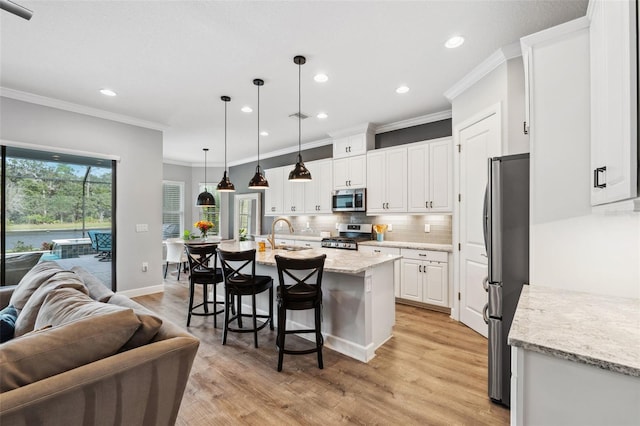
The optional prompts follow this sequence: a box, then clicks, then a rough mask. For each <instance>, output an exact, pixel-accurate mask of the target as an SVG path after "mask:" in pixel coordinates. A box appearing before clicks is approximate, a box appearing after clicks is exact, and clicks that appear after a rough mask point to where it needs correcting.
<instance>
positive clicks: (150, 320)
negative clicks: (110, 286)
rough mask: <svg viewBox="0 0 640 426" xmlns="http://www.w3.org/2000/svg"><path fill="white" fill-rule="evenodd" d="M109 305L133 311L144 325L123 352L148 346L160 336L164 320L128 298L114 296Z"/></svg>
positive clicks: (119, 295) (124, 347) (118, 295)
mask: <svg viewBox="0 0 640 426" xmlns="http://www.w3.org/2000/svg"><path fill="white" fill-rule="evenodd" d="M109 304H113V305H116V306H124V307H126V308H131V309H133V312H134V313H135V314H136V315H137V316H138V319H139V320H140V322H141V323H142V325H141V326H140V328H139V329H138V330H137V331H136V332H135V333H134V335H133V336H132V337H131V339H130V340H129V341H128V342H127V343H126V344H125V345H124V346H123V347H122V350H125V351H126V350H129V349H134V348H137V347H139V346H143V345H146V344H147V343H149V342H150V341H151V339H153V338H154V337H155V335H156V334H158V330H160V327H162V320H161V319H160V318H158V317H157V316H155V315H153V313H152V312H151V311H148V310H147V309H145V308H143V307H142V306H140V305H138V304H137V303H135V302H134V301H132V300H131V299H129V298H128V297H126V296H123V295H121V294H114V295H113V297H111V299H109Z"/></svg>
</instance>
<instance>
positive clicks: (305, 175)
mask: <svg viewBox="0 0 640 426" xmlns="http://www.w3.org/2000/svg"><path fill="white" fill-rule="evenodd" d="M293 62H294V63H295V64H296V65H298V162H297V163H296V166H295V167H294V169H293V170H291V173H289V181H290V182H309V181H310V180H311V172H309V169H307V168H306V167H305V165H304V162H303V161H302V154H301V153H300V151H301V144H302V112H301V108H300V98H301V95H300V72H301V68H302V65H303V64H304V63H305V62H307V60H306V58H305V57H304V56H300V55H298V56H296V57H295V58H293Z"/></svg>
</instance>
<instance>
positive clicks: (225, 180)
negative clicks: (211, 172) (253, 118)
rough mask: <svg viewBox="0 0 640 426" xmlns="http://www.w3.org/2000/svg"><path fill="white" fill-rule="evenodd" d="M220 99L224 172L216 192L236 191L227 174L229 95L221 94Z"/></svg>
mask: <svg viewBox="0 0 640 426" xmlns="http://www.w3.org/2000/svg"><path fill="white" fill-rule="evenodd" d="M220 99H222V101H223V102H224V174H223V175H222V179H221V180H220V183H219V184H218V188H217V189H218V192H236V187H235V186H233V184H232V183H231V181H230V180H229V177H228V176H227V104H228V103H229V101H230V100H231V98H230V97H229V96H221V97H220Z"/></svg>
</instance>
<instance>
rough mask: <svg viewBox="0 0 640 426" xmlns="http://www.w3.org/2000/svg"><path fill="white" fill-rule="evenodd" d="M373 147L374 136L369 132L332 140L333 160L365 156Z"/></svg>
mask: <svg viewBox="0 0 640 426" xmlns="http://www.w3.org/2000/svg"><path fill="white" fill-rule="evenodd" d="M374 146H375V136H374V135H373V133H372V132H370V131H366V132H364V133H358V134H356V135H349V136H342V137H337V138H334V139H333V158H346V157H353V156H355V155H362V154H366V153H367V151H368V150H370V149H373V148H374Z"/></svg>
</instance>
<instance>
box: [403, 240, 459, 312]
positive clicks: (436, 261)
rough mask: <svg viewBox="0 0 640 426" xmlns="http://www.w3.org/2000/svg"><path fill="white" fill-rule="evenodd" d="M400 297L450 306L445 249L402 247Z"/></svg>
mask: <svg viewBox="0 0 640 426" xmlns="http://www.w3.org/2000/svg"><path fill="white" fill-rule="evenodd" d="M402 256H403V258H402V261H401V268H400V269H401V271H402V272H401V279H400V296H399V297H400V298H401V299H406V300H411V301H414V302H421V303H428V304H430V305H436V306H442V307H445V308H448V307H449V267H448V263H447V253H446V252H436V251H428V250H414V249H402Z"/></svg>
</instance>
